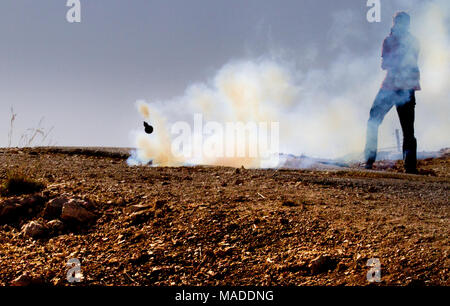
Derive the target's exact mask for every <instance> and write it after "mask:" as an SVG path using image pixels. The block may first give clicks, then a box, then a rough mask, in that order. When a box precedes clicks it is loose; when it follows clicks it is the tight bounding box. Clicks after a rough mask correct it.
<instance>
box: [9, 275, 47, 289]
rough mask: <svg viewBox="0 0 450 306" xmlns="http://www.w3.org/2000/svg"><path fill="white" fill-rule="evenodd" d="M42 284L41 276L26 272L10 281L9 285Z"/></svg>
mask: <svg viewBox="0 0 450 306" xmlns="http://www.w3.org/2000/svg"><path fill="white" fill-rule="evenodd" d="M42 284H44V281H43V280H42V278H40V277H36V276H31V275H29V274H28V273H26V272H25V273H23V274H22V275H20V276H19V277H18V278H16V279H15V280H13V281H12V282H11V286H15V287H26V286H36V285H42Z"/></svg>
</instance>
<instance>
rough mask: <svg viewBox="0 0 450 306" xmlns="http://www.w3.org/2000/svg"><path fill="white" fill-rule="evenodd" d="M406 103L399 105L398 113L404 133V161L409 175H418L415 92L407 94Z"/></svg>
mask: <svg viewBox="0 0 450 306" xmlns="http://www.w3.org/2000/svg"><path fill="white" fill-rule="evenodd" d="M406 94H407V97H406V99H405V102H404V103H399V104H397V113H398V117H399V119H400V124H401V126H402V131H403V160H404V162H405V170H406V172H408V173H417V140H416V138H415V137H414V117H415V106H416V97H415V92H414V90H411V91H407V92H406Z"/></svg>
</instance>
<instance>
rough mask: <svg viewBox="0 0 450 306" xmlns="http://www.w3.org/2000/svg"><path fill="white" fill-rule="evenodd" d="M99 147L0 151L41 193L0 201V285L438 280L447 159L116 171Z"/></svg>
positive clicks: (445, 253) (449, 259) (120, 161)
mask: <svg viewBox="0 0 450 306" xmlns="http://www.w3.org/2000/svg"><path fill="white" fill-rule="evenodd" d="M125 158H126V153H124V152H120V150H117V151H114V150H112V151H111V150H110V151H108V153H105V152H103V151H101V150H100V151H98V150H97V151H96V150H81V149H78V150H75V149H72V150H62V149H20V150H19V149H3V150H1V151H0V180H1V181H2V182H6V179H7V176H8V173H11V172H14V171H19V172H22V173H24V174H25V175H26V176H27V177H28V178H30V179H33V180H37V181H38V182H41V183H43V184H44V185H43V186H42V188H40V189H42V190H40V191H37V192H34V193H31V194H23V195H14V194H8V193H4V194H3V196H2V197H1V198H0V246H1V247H0V285H27V284H47V285H63V286H65V285H70V283H69V282H68V281H67V280H66V275H67V272H68V269H69V267H68V266H66V264H67V262H68V261H69V260H70V259H72V258H77V259H79V261H80V262H81V272H82V274H83V278H82V281H81V283H78V284H77V285H368V284H369V283H368V282H367V280H366V274H367V272H368V270H369V267H367V266H366V265H367V262H368V260H369V259H371V258H378V259H379V261H380V264H381V283H379V284H380V285H450V279H449V268H450V254H449V251H450V248H449V238H448V237H449V214H450V206H449V187H450V154H449V153H448V151H445V152H443V155H442V157H440V158H434V159H428V160H423V161H421V162H420V165H419V166H420V169H421V175H408V174H403V173H401V162H379V163H377V164H376V167H377V169H379V170H383V171H365V170H361V168H360V167H359V165H353V166H352V167H350V168H342V169H341V170H329V169H321V170H320V171H318V170H284V169H279V170H248V169H234V168H225V167H182V168H152V167H128V166H127V165H126V163H125V160H124V159H125Z"/></svg>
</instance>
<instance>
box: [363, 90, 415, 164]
mask: <svg viewBox="0 0 450 306" xmlns="http://www.w3.org/2000/svg"><path fill="white" fill-rule="evenodd" d="M394 105H395V106H396V108H397V113H398V117H399V118H400V124H401V126H402V130H403V160H404V161H405V169H406V170H407V171H414V170H415V169H416V164H417V141H416V138H415V137H414V109H415V106H416V97H415V91H414V90H397V91H393V90H384V89H381V90H380V91H379V92H378V95H377V97H376V99H375V101H374V103H373V105H372V108H371V109H370V118H369V122H368V123H367V143H366V148H365V150H364V154H365V158H366V161H367V164H368V165H372V164H373V163H374V162H375V159H376V157H377V146H378V127H379V126H380V124H381V122H382V121H383V119H384V117H385V116H386V114H387V113H388V112H389V110H390V109H391V108H392V107H393V106H394Z"/></svg>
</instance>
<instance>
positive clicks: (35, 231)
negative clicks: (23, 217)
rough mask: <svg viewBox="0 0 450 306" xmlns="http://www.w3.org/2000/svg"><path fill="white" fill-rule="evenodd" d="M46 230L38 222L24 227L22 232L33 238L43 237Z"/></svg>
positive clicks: (32, 222)
mask: <svg viewBox="0 0 450 306" xmlns="http://www.w3.org/2000/svg"><path fill="white" fill-rule="evenodd" d="M45 230H46V228H45V226H43V225H42V224H41V223H39V222H37V221H31V222H29V223H27V224H25V225H24V226H23V227H22V232H23V233H24V235H26V236H29V237H33V238H36V237H40V236H43V235H44V234H45Z"/></svg>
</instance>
